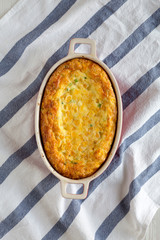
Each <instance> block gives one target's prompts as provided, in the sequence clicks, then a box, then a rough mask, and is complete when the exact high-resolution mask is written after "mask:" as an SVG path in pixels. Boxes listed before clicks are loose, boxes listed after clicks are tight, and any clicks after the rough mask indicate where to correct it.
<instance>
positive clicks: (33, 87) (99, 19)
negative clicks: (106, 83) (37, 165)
mask: <svg viewBox="0 0 160 240" xmlns="http://www.w3.org/2000/svg"><path fill="white" fill-rule="evenodd" d="M126 1H127V0H112V1H110V2H109V3H107V4H106V5H105V6H103V7H102V8H101V9H100V10H99V11H98V12H97V13H96V14H95V15H94V16H93V17H92V18H91V19H90V20H89V21H88V22H87V23H86V24H85V25H84V26H83V27H82V28H81V29H79V30H78V31H77V32H76V33H75V34H73V35H72V36H71V38H76V37H84V38H87V37H88V36H89V35H90V34H91V33H92V32H94V31H95V30H96V29H97V28H98V27H99V26H100V25H101V24H102V23H103V22H104V21H105V20H106V19H107V18H108V17H110V16H111V15H112V14H113V13H114V12H115V11H116V10H117V9H118V8H120V7H121V6H122V5H123V4H124V3H125V2H126ZM71 38H70V39H71ZM70 39H69V40H67V41H66V42H65V43H64V44H63V46H62V47H61V48H59V49H58V50H57V51H56V52H55V53H54V54H53V55H52V56H51V57H50V58H49V59H48V61H47V62H46V64H45V65H44V67H43V69H42V70H41V72H40V73H39V75H38V76H37V78H36V79H35V81H34V82H33V83H31V84H30V85H29V86H28V87H27V88H26V89H25V90H24V91H22V92H21V93H20V94H19V95H18V96H16V97H15V98H14V99H13V100H12V101H11V102H9V103H8V104H7V106H6V107H5V108H3V109H2V110H1V111H0V127H2V126H3V125H4V124H6V123H7V122H8V121H9V120H10V119H11V118H12V117H13V116H14V115H15V114H16V113H17V111H18V110H19V109H20V108H22V107H23V106H24V104H26V103H27V102H28V101H29V100H30V99H31V98H32V97H33V96H34V95H35V94H36V93H37V92H38V90H39V88H40V85H41V82H42V80H43V78H44V77H45V75H46V73H47V72H48V71H49V69H50V68H51V66H53V65H54V64H55V63H56V62H57V61H58V60H60V59H61V58H63V57H65V56H66V55H67V53H68V48H69V42H70Z"/></svg>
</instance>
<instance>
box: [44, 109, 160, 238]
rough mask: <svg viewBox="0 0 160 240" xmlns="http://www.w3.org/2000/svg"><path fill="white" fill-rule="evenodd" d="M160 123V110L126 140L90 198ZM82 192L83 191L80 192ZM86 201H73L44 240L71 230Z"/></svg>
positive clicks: (93, 183) (94, 185)
mask: <svg viewBox="0 0 160 240" xmlns="http://www.w3.org/2000/svg"><path fill="white" fill-rule="evenodd" d="M159 121H160V110H159V111H158V112H156V113H155V114H154V115H153V116H152V117H151V118H150V119H149V120H148V121H147V122H146V123H145V124H144V125H143V126H142V127H141V128H140V129H138V130H137V131H136V132H135V133H134V134H132V135H131V136H129V137H128V138H127V139H125V140H124V142H123V143H122V145H121V146H120V147H119V149H118V151H117V153H116V155H115V157H114V159H113V160H112V162H111V164H110V165H109V167H108V168H107V171H105V172H104V173H103V174H101V175H100V176H99V177H98V178H96V179H95V180H94V181H92V182H91V184H90V187H89V192H88V196H90V195H91V193H92V192H93V191H94V190H95V189H96V188H97V187H98V185H99V184H100V183H102V181H104V180H105V179H106V178H107V177H108V176H110V175H111V173H113V171H114V170H115V169H117V168H118V167H119V166H120V164H121V163H122V158H123V153H124V152H125V150H126V149H128V147H129V146H130V145H131V144H133V143H134V142H136V141H137V140H139V139H140V138H142V137H143V136H144V135H145V134H146V133H147V132H148V131H149V130H151V129H152V128H153V127H154V126H155V125H156V124H157V123H158V122H159ZM79 191H81V189H80V190H79ZM84 201H85V199H84V200H72V202H71V203H70V205H69V207H68V208H67V210H66V211H65V212H64V214H63V216H62V217H61V218H60V219H59V221H58V222H57V223H56V224H55V225H54V226H53V228H52V229H51V230H50V231H49V232H48V233H47V234H46V235H45V236H44V238H43V240H50V239H52V237H53V236H54V240H57V239H59V238H60V237H61V236H62V235H63V234H64V233H65V232H66V231H67V229H68V228H69V226H70V225H71V223H72V222H73V220H74V219H75V217H76V216H77V215H78V213H79V211H80V208H81V204H82V203H83V202H84Z"/></svg>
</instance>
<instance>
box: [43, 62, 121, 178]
mask: <svg viewBox="0 0 160 240" xmlns="http://www.w3.org/2000/svg"><path fill="white" fill-rule="evenodd" d="M116 121H117V101H116V97H115V93H114V90H113V88H112V84H111V82H110V80H109V77H108V75H107V73H106V72H105V71H104V70H103V68H102V67H100V66H99V65H98V64H97V63H95V62H93V61H91V60H88V59H84V58H74V59H72V60H69V61H67V62H64V63H63V64H61V65H60V66H59V67H58V68H57V69H56V70H55V71H54V72H53V73H52V75H51V76H50V78H49V80H48V82H47V85H46V87H45V90H44V94H43V97H42V101H41V111H40V132H41V139H42V143H43V148H44V151H45V154H46V157H47V159H48V161H49V162H50V164H51V165H52V166H53V168H54V169H55V170H56V171H57V172H58V173H60V174H61V175H63V176H65V177H67V178H71V179H81V178H85V177H88V176H90V175H92V174H93V173H94V172H96V171H97V170H98V169H99V168H100V166H101V165H102V164H103V162H104V161H105V159H106V158H107V155H108V153H109V151H110V149H111V146H112V143H113V140H114V135H115V131H116Z"/></svg>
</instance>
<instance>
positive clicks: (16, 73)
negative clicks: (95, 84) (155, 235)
mask: <svg viewBox="0 0 160 240" xmlns="http://www.w3.org/2000/svg"><path fill="white" fill-rule="evenodd" d="M159 7H160V2H159V1H158V0H152V1H151V0H141V1H139V0H134V1H133V0H110V1H108V0H97V1H93V0H87V1H86V0H81V1H76V0H61V1H60V0H55V1H52V0H47V1H43V0H20V1H19V2H18V3H17V4H16V5H15V6H14V7H13V8H12V9H11V10H10V11H9V12H8V13H7V14H6V15H5V16H4V17H3V18H2V19H0V98H1V101H0V127H1V129H0V161H1V169H0V182H1V186H0V220H1V223H0V237H1V238H3V239H4V240H13V239H17V240H19V239H20V240H23V239H25V240H26V239H27V240H39V239H43V240H52V239H53V240H55V239H61V240H72V239H73V240H75V239H76V240H92V239H95V240H103V239H108V240H115V239H117V240H142V239H143V238H144V236H145V232H146V228H147V226H148V225H149V223H150V222H151V220H152V218H153V216H154V214H155V213H156V211H157V209H158V208H159V205H160V191H159V185H160V171H159V170H160V143H159V136H160V124H159V122H160V62H159V61H160V26H159V24H160V8H159ZM75 37H81V38H88V37H89V38H91V39H94V40H95V41H96V45H97V56H98V58H99V59H100V60H102V61H103V62H104V63H106V64H107V65H108V67H109V68H111V70H112V72H113V73H114V75H115V77H116V79H117V81H118V84H119V87H120V91H121V95H122V101H123V109H124V114H123V117H124V119H123V131H122V137H121V142H120V145H119V148H118V150H117V153H116V155H115V157H114V159H113V161H112V163H111V164H110V166H109V167H108V169H107V170H106V171H105V172H104V173H103V174H102V175H100V176H99V177H98V178H97V179H95V180H94V181H92V182H91V184H90V186H89V192H88V197H87V198H86V199H84V200H71V199H64V198H63V197H62V196H61V192H60V183H59V180H58V179H57V178H56V177H54V176H53V175H52V174H51V173H50V172H49V171H48V169H47V168H46V167H45V165H44V163H43V162H42V160H41V158H40V154H39V152H38V149H37V145H36V141H35V135H34V111H35V103H36V97H37V92H38V90H39V87H40V85H41V82H42V80H43V78H44V76H45V74H46V73H47V72H48V70H49V69H50V67H51V66H52V65H54V63H56V62H57V61H58V60H59V59H61V58H63V57H64V56H66V55H67V53H68V47H69V42H70V39H72V38H75ZM78 50H79V51H80V50H83V46H82V45H81V46H79V48H78V49H77V51H78ZM79 187H80V186H79V185H78V186H75V185H74V186H72V191H78V189H79Z"/></svg>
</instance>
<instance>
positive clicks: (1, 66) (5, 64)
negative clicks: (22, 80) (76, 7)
mask: <svg viewBox="0 0 160 240" xmlns="http://www.w3.org/2000/svg"><path fill="white" fill-rule="evenodd" d="M75 2H76V0H69V1H66V0H62V1H60V3H59V4H58V5H57V7H56V8H55V9H54V10H53V11H52V12H51V13H50V14H49V15H48V16H47V17H46V18H45V19H44V20H43V21H42V22H41V23H40V24H39V25H38V26H37V27H36V28H35V29H33V30H32V31H31V32H29V33H28V34H27V35H25V36H24V37H23V38H21V39H20V40H19V41H18V42H17V43H16V44H15V45H14V46H13V47H12V48H11V50H10V51H9V52H8V53H7V55H6V56H5V57H4V58H3V59H2V61H1V62H0V77H1V76H3V75H4V74H6V73H7V72H8V71H9V70H10V69H11V68H12V67H13V66H14V65H15V64H16V62H17V61H18V60H19V58H20V57H21V56H22V54H23V52H24V51H25V49H26V48H27V47H28V46H29V45H30V44H31V43H32V42H33V41H35V40H36V39H37V38H38V37H39V36H40V35H41V34H42V33H43V32H44V31H46V30H47V29H48V28H49V27H50V26H51V25H52V24H54V23H55V22H57V21H58V20H59V19H60V18H61V17H62V16H63V15H64V14H65V13H66V12H67V11H68V10H69V9H70V8H71V7H72V5H73V4H74V3H75Z"/></svg>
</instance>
